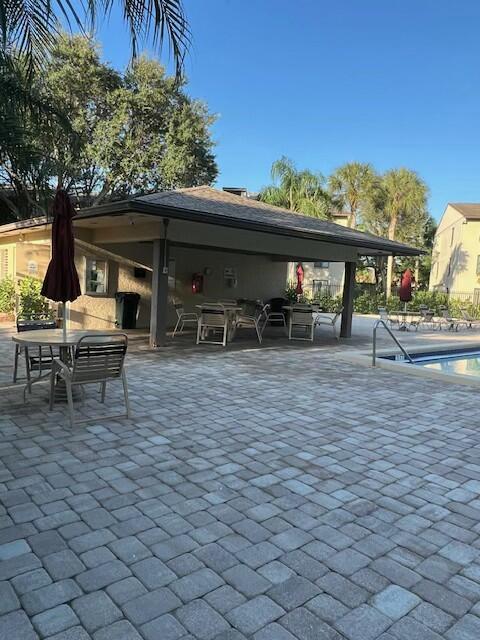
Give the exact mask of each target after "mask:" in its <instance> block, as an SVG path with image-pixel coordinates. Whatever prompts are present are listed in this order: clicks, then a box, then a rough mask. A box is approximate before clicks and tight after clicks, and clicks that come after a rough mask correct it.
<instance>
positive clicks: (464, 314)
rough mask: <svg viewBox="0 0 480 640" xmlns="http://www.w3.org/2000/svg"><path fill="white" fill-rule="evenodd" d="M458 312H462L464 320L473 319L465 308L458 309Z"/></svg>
mask: <svg viewBox="0 0 480 640" xmlns="http://www.w3.org/2000/svg"><path fill="white" fill-rule="evenodd" d="M460 313H461V314H462V318H463V319H464V320H467V321H468V322H471V321H472V320H473V318H472V317H471V315H470V314H469V313H468V311H467V310H466V309H460Z"/></svg>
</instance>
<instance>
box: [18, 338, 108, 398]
mask: <svg viewBox="0 0 480 640" xmlns="http://www.w3.org/2000/svg"><path fill="white" fill-rule="evenodd" d="M106 333H110V334H111V333H112V330H103V331H102V330H101V329H96V330H95V329H90V330H88V331H87V330H85V329H83V330H80V329H79V330H73V331H66V332H65V333H64V332H63V329H39V330H37V331H22V332H21V333H17V334H15V335H14V336H12V340H13V342H16V343H17V344H19V345H20V346H22V347H23V348H24V349H25V355H26V358H27V360H28V349H29V347H50V348H54V347H57V348H58V349H59V350H60V359H61V360H63V361H64V362H67V361H68V359H69V351H70V350H71V349H72V347H75V346H76V345H77V344H78V341H79V340H80V338H83V337H84V336H87V335H88V336H95V335H98V336H99V337H101V336H104V335H105V334H106ZM105 339H108V338H107V337H106V338H105ZM49 376H50V372H49V373H48V374H45V375H44V376H39V377H38V378H35V379H34V380H32V378H31V376H30V370H29V368H28V366H27V384H26V386H25V391H26V390H27V389H28V391H29V393H31V391H32V384H34V383H35V382H40V381H41V380H45V378H47V377H49ZM25 391H24V393H25Z"/></svg>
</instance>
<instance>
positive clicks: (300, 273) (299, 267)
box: [295, 263, 304, 296]
mask: <svg viewBox="0 0 480 640" xmlns="http://www.w3.org/2000/svg"><path fill="white" fill-rule="evenodd" d="M296 274H297V288H296V289H295V293H296V294H297V295H299V296H301V295H302V293H303V277H304V271H303V267H302V265H301V264H300V263H298V264H297V269H296Z"/></svg>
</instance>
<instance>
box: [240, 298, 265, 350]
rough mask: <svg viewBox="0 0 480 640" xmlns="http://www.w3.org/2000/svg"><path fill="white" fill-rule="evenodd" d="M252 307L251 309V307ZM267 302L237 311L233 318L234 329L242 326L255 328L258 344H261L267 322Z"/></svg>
mask: <svg viewBox="0 0 480 640" xmlns="http://www.w3.org/2000/svg"><path fill="white" fill-rule="evenodd" d="M252 307H253V309H252ZM267 310H268V304H264V305H263V306H260V305H251V306H250V308H248V307H247V308H246V310H245V312H244V313H239V314H238V315H237V318H236V320H235V330H237V329H242V328H249V327H250V328H252V329H255V331H256V333H257V339H258V342H259V344H262V334H263V330H264V329H265V325H266V323H267Z"/></svg>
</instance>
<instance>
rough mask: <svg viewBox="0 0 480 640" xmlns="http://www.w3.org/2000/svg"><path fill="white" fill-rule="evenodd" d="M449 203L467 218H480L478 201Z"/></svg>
mask: <svg viewBox="0 0 480 640" xmlns="http://www.w3.org/2000/svg"><path fill="white" fill-rule="evenodd" d="M449 205H450V206H451V207H453V208H454V209H456V210H457V211H458V212H459V213H461V214H462V216H464V217H465V218H466V219H467V220H480V204H478V203H476V202H449Z"/></svg>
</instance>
